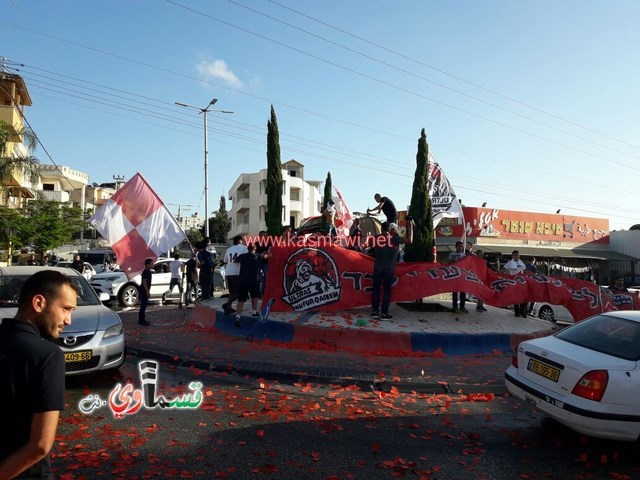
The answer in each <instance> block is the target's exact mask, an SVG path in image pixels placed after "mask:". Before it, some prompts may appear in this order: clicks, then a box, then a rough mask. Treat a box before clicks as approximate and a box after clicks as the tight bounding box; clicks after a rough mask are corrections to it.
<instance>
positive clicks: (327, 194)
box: [320, 172, 333, 213]
mask: <svg viewBox="0 0 640 480" xmlns="http://www.w3.org/2000/svg"><path fill="white" fill-rule="evenodd" d="M332 198H333V184H332V182H331V172H327V179H326V180H325V181H324V196H323V197H322V205H321V206H320V213H322V212H324V209H325V208H326V207H327V203H329V200H331V199H332Z"/></svg>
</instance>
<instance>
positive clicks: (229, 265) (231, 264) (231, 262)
mask: <svg viewBox="0 0 640 480" xmlns="http://www.w3.org/2000/svg"><path fill="white" fill-rule="evenodd" d="M247 252H248V250H247V246H246V245H242V244H241V243H239V244H238V245H234V246H232V247H229V248H227V251H226V252H225V254H224V264H225V267H224V270H225V275H226V276H229V275H231V276H233V275H240V264H239V263H235V260H236V259H237V258H238V257H239V256H240V255H242V254H243V253H247Z"/></svg>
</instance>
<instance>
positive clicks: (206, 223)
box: [175, 98, 233, 237]
mask: <svg viewBox="0 0 640 480" xmlns="http://www.w3.org/2000/svg"><path fill="white" fill-rule="evenodd" d="M217 101H218V99H217V98H214V99H212V100H211V101H210V102H209V105H207V106H206V107H205V108H199V107H194V106H193V105H189V104H188V103H182V102H175V104H176V105H178V106H180V107H186V108H192V109H194V110H197V111H198V112H199V113H202V116H203V118H204V236H205V237H208V236H209V172H208V156H209V147H208V144H207V131H208V129H207V113H209V112H220V113H233V112H231V111H229V110H212V109H211V107H212V106H213V105H215V103H216V102H217Z"/></svg>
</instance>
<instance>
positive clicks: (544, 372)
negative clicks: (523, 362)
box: [527, 359, 560, 382]
mask: <svg viewBox="0 0 640 480" xmlns="http://www.w3.org/2000/svg"><path fill="white" fill-rule="evenodd" d="M527 370H529V371H531V372H533V373H536V374H538V375H540V376H541V377H544V378H548V379H549V380H552V381H554V382H557V381H558V379H559V378H560V369H559V368H555V367H552V366H550V365H547V364H546V363H542V362H538V361H537V360H533V359H529V365H527Z"/></svg>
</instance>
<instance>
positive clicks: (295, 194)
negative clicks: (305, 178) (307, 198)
mask: <svg viewBox="0 0 640 480" xmlns="http://www.w3.org/2000/svg"><path fill="white" fill-rule="evenodd" d="M289 198H290V199H291V200H292V201H294V202H299V201H300V189H299V188H292V189H291V190H290V191H289Z"/></svg>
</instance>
